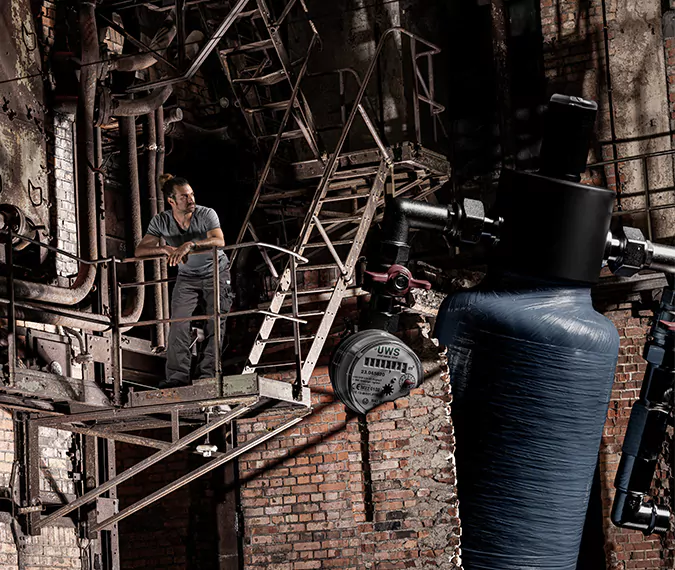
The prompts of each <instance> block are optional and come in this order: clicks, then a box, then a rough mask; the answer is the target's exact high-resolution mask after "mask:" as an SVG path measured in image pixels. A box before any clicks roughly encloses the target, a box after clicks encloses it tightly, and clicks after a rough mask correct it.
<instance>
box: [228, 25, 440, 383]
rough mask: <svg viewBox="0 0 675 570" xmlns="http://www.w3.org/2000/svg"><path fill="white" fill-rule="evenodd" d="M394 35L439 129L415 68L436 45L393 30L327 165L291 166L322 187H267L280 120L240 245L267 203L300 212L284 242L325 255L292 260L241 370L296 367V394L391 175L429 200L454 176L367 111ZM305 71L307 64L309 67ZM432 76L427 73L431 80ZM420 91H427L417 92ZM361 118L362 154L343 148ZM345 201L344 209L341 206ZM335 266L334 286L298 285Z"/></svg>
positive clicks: (411, 193)
mask: <svg viewBox="0 0 675 570" xmlns="http://www.w3.org/2000/svg"><path fill="white" fill-rule="evenodd" d="M396 33H399V34H401V35H404V36H408V37H409V38H410V39H411V43H412V46H413V47H412V49H411V51H412V53H413V63H414V64H415V68H414V69H415V76H414V80H413V81H414V83H415V87H414V89H413V92H414V93H415V97H416V100H415V104H416V105H415V109H416V112H415V120H416V129H415V130H416V133H417V134H418V136H420V132H421V129H420V127H419V116H420V112H419V102H420V101H422V102H425V103H427V104H428V105H429V108H430V110H431V115H432V123H433V127H434V132H436V127H437V125H436V123H437V121H436V119H437V117H436V115H437V114H438V112H440V110H442V107H441V106H440V105H438V104H437V103H435V102H434V101H433V100H431V99H429V98H428V95H429V94H430V93H432V92H433V88H431V89H429V88H428V86H427V84H426V82H425V80H424V78H423V76H422V74H421V72H420V70H419V68H418V67H417V61H418V59H419V58H421V57H429V58H430V57H431V55H433V54H434V53H437V52H438V50H437V48H436V47H435V46H433V45H432V44H429V43H428V42H426V41H425V40H423V39H421V38H419V37H417V36H415V35H413V34H411V33H409V32H407V31H405V30H403V29H401V28H392V29H390V30H388V31H387V32H386V33H385V34H384V35H383V37H382V38H381V40H380V42H379V44H378V46H377V49H376V51H375V55H374V57H373V60H372V62H371V64H370V67H369V68H368V71H367V73H366V75H365V78H364V81H363V82H361V81H358V84H359V91H358V94H357V96H356V99H355V100H354V102H353V103H352V106H351V111H350V114H349V116H348V118H347V119H346V121H345V124H344V126H343V128H342V132H341V134H340V138H339V140H338V143H337V146H336V149H335V150H334V152H333V153H332V154H331V155H330V157H329V159H328V161H327V162H326V163H325V164H324V163H323V162H322V161H320V160H314V161H305V162H300V163H296V164H295V165H294V167H295V173H296V177H297V178H298V179H302V178H303V177H306V178H309V179H310V181H311V179H312V178H313V177H318V178H319V181H318V184H316V186H314V187H313V188H312V187H311V186H310V187H309V188H308V187H307V186H305V187H303V188H300V189H295V190H290V191H288V190H287V191H277V190H272V191H271V192H270V191H269V189H268V184H267V183H268V178H269V177H270V174H271V171H272V165H273V161H274V159H275V151H276V149H277V148H278V142H279V141H280V140H281V139H282V138H283V136H284V133H285V131H284V128H285V123H284V122H283V121H282V124H281V125H280V128H279V130H278V132H277V137H276V139H275V145H273V147H272V151H271V152H270V154H269V156H268V160H267V164H266V166H265V168H264V169H263V172H262V176H261V178H260V180H259V183H258V186H257V188H256V192H255V194H254V197H253V200H252V202H251V205H250V207H249V211H248V213H247V216H246V219H245V221H244V223H243V225H242V228H241V231H240V233H239V236H238V242H241V241H243V240H244V239H245V237H246V235H247V233H250V235H252V236H253V237H254V238H255V237H256V236H257V234H258V233H259V232H256V230H254V229H253V226H252V219H253V218H254V216H255V215H256V213H257V212H259V211H260V210H263V211H265V212H266V213H267V214H268V216H269V215H270V214H274V210H273V209H270V204H275V206H276V209H277V214H278V215H282V216H283V215H284V214H286V215H287V214H289V213H294V214H295V216H296V217H298V218H302V223H301V224H298V232H297V235H296V236H290V237H289V236H288V233H289V232H288V229H287V228H286V227H285V228H284V230H285V231H284V234H285V235H284V241H285V243H284V245H285V246H286V247H289V248H291V249H292V250H293V251H294V252H295V253H296V254H298V255H307V256H308V257H309V256H311V257H312V258H316V259H319V260H323V263H321V262H319V263H317V264H314V265H309V266H306V267H302V266H300V267H299V266H298V265H297V262H296V260H295V259H294V258H291V259H290V260H289V261H288V263H287V264H286V265H285V267H284V270H283V272H282V273H281V276H280V278H279V279H278V283H277V285H276V290H275V291H274V293H273V296H272V298H271V301H270V303H269V306H268V307H267V310H268V313H267V314H266V315H265V317H264V320H263V323H262V325H261V326H260V329H259V331H258V333H257V336H256V339H255V341H254V343H253V347H252V349H251V351H250V353H249V355H248V360H247V363H246V365H245V367H244V369H243V373H245V374H246V373H253V372H259V371H261V370H269V369H272V370H279V369H282V368H289V367H291V368H294V369H295V371H296V392H298V393H299V389H300V387H301V386H307V384H308V382H309V379H310V377H311V375H312V372H313V370H314V367H315V365H316V363H317V361H318V359H319V356H320V355H321V352H322V349H323V348H324V345H325V343H326V340H327V338H328V337H329V334H330V332H331V328H332V326H333V323H334V321H335V318H336V315H337V313H338V310H339V308H340V305H341V303H342V300H343V299H344V298H345V297H346V296H351V295H352V294H353V289H354V287H353V285H354V273H355V267H356V263H357V260H358V259H359V256H360V253H361V250H362V247H363V244H364V241H365V238H366V234H367V233H368V230H369V229H370V226H371V224H372V222H373V221H374V220H376V219H377V217H378V207H380V206H382V205H383V204H384V194H385V188H387V180H390V183H389V185H388V191H389V193H391V194H392V195H395V196H401V195H407V196H408V197H413V198H414V197H416V198H418V199H424V198H426V197H428V196H430V195H431V194H433V192H434V191H435V190H437V189H438V188H439V187H440V185H441V184H442V183H443V182H444V181H446V180H447V177H448V176H449V168H448V165H447V162H446V161H445V160H444V158H443V157H442V156H440V155H436V154H435V153H433V152H430V151H426V150H424V149H423V148H422V147H421V146H420V145H419V144H418V143H419V141H416V142H415V143H414V144H411V143H408V144H403V145H399V146H397V147H395V148H390V147H388V146H387V145H386V144H385V142H384V139H383V137H382V136H381V135H380V134H379V132H378V130H377V128H376V127H375V124H374V122H373V120H372V119H371V116H370V115H369V113H368V111H367V110H366V107H365V104H364V103H365V94H366V88H367V86H368V83H369V81H370V79H371V77H372V75H373V72H374V70H375V68H376V65H377V60H378V57H379V55H380V53H381V52H382V49H383V47H384V45H385V43H386V41H387V40H388V38H389V37H391V36H392V35H394V34H396ZM417 42H421V43H422V44H424V45H425V46H427V47H428V48H429V49H428V51H426V52H422V53H417V52H416V49H415V45H416V43H417ZM304 68H306V65H305V66H304ZM304 68H303V71H304ZM342 71H343V70H342ZM302 76H303V74H300V76H299V78H298V82H297V83H296V86H295V88H294V92H293V95H294V96H297V95H298V94H299V93H300V88H299V86H300V81H302V79H303V77H302ZM432 76H433V75H432V74H430V77H432ZM341 79H342V76H341ZM357 80H358V76H357ZM420 90H421V91H423V92H424V93H425V95H420V94H419V93H420ZM295 104H296V99H294V97H292V98H291V100H290V101H289V102H288V106H287V113H286V115H285V117H284V119H287V118H288V115H289V113H288V111H289V110H290V108H291V107H292V106H293V105H295ZM357 115H358V116H360V118H361V119H362V121H363V123H364V125H365V127H366V129H367V132H368V133H369V135H370V138H371V141H372V142H371V144H372V147H371V148H366V149H365V150H363V151H357V152H351V153H343V152H342V151H343V148H344V146H345V143H346V142H347V139H348V137H349V135H350V132H351V130H352V127H353V125H354V122H355V120H356V118H357ZM420 138H421V136H420ZM401 181H403V184H402V185H399V186H398V187H397V184H400V182H401ZM307 198H309V200H307ZM344 205H346V206H347V207H346V208H345V207H341V206H344ZM261 217H262V216H261ZM265 261H266V263H267V265H268V266H269V267H270V268H271V272H272V274H273V275H275V276H276V275H277V271H276V267H275V266H274V261H275V259H270V258H266V259H265ZM331 269H333V270H337V273H338V276H337V279H336V280H335V281H334V283H333V284H332V285H331V286H329V287H320V288H300V287H298V281H299V279H298V274H299V273H301V272H302V273H306V272H310V271H316V272H320V271H324V270H331ZM350 289H351V291H350ZM288 295H290V296H291V302H290V307H291V312H290V313H289V312H288V311H287V310H286V311H285V310H284V308H285V307H286V306H287V305H288V304H289V303H287V302H286V297H287V296H288ZM307 299H312V300H314V301H315V302H313V303H312V305H314V306H313V308H312V309H311V310H309V311H306V312H302V311H300V309H299V306H300V304H301V302H302V301H303V300H307ZM317 301H318V302H317ZM287 316H291V317H293V318H294V321H293V325H292V326H293V335H292V337H291V336H283V335H281V336H272V332H273V330H274V328H275V325H276V323H277V322H278V321H279V319H280V318H284V317H287ZM277 328H279V327H277ZM303 329H304V330H303ZM290 343H293V354H294V359H293V360H292V361H286V362H274V361H271V360H268V359H267V358H266V354H267V353H270V352H273V353H278V352H279V348H280V346H279V345H284V344H290ZM306 343H311V344H309V347H308V348H307V351H306V353H304V354H303V351H302V348H303V345H304V346H305V347H306V346H307V344H306Z"/></svg>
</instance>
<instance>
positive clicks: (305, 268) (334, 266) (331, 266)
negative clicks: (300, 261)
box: [296, 263, 337, 271]
mask: <svg viewBox="0 0 675 570" xmlns="http://www.w3.org/2000/svg"><path fill="white" fill-rule="evenodd" d="M321 269H337V264H336V263H323V264H320V265H298V267H297V268H296V270H297V271H319V270H321Z"/></svg>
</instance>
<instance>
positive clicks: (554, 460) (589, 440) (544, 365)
mask: <svg viewBox="0 0 675 570" xmlns="http://www.w3.org/2000/svg"><path fill="white" fill-rule="evenodd" d="M582 158H583V159H584V161H585V157H582ZM613 201H614V193H613V192H611V191H609V190H604V189H600V188H594V187H590V186H585V185H581V184H578V183H576V182H573V181H571V180H569V179H568V180H565V179H563V178H558V177H556V178H552V177H547V176H539V175H536V174H530V173H523V172H514V171H509V170H505V171H504V172H503V173H502V177H501V181H500V188H499V193H498V207H497V211H498V214H499V215H500V216H501V217H503V219H504V223H503V226H502V228H501V232H500V233H501V243H500V245H499V246H498V248H497V250H496V252H495V256H494V259H493V261H492V265H491V270H490V273H489V275H488V277H487V278H486V280H485V281H484V283H483V284H482V285H480V286H479V287H478V288H476V289H474V290H470V291H466V292H462V293H458V294H454V295H451V296H449V297H448V298H447V299H446V300H445V301H444V303H443V305H442V307H441V309H440V311H439V314H438V320H437V325H436V331H435V334H436V337H437V338H438V339H439V341H440V342H441V344H443V345H445V346H447V347H448V348H449V350H448V355H449V364H450V378H451V382H452V390H453V396H454V399H453V405H452V419H453V423H454V426H455V434H456V463H457V485H458V495H459V516H460V519H461V523H462V558H463V562H464V569H465V570H479V569H485V570H507V569H508V570H515V569H518V570H525V569H527V570H574V569H575V568H576V565H577V556H578V552H579V545H580V541H581V534H582V530H583V526H584V520H585V515H586V509H587V504H588V499H589V492H590V488H591V482H592V479H593V474H594V470H595V467H596V463H597V458H598V451H599V446H600V438H601V435H602V429H603V424H604V422H605V417H606V413H607V406H608V403H609V399H610V393H611V387H612V382H613V377H614V369H615V367H616V360H617V354H618V349H619V338H618V334H617V332H616V329H615V328H614V326H613V324H612V323H611V322H610V321H609V320H608V319H607V318H605V317H604V316H602V315H600V314H599V313H597V312H596V311H595V310H594V309H593V306H592V304H591V295H590V287H591V285H592V284H593V283H595V282H596V281H597V279H598V276H599V272H600V269H601V265H602V259H603V255H604V250H605V243H606V236H607V232H608V230H609V223H610V219H611V212H612V205H613Z"/></svg>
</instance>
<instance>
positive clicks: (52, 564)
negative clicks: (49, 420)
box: [0, 408, 82, 570]
mask: <svg viewBox="0 0 675 570" xmlns="http://www.w3.org/2000/svg"><path fill="white" fill-rule="evenodd" d="M71 437H72V436H71V434H69V433H67V432H63V431H59V430H54V429H41V430H40V434H39V442H40V449H41V458H40V464H41V473H40V492H41V499H42V500H43V502H45V503H49V502H52V503H54V502H55V501H56V502H57V503H58V502H60V500H59V497H61V498H63V497H64V496H65V497H66V498H67V499H68V500H72V499H73V498H74V496H73V495H74V484H73V481H72V478H71V476H70V471H72V465H71V463H70V459H69V458H68V455H67V454H68V451H69V449H70V446H71ZM14 439H15V435H14V424H13V420H12V414H11V412H9V411H7V410H4V409H1V408H0V489H2V490H3V491H6V492H8V491H9V485H10V482H11V480H12V469H13V467H14V458H15V455H14ZM17 475H18V473H17ZM13 526H14V527H15V528H14V529H13ZM17 546H18V547H17ZM81 546H82V545H81V544H80V542H79V539H78V536H77V532H76V529H75V526H74V524H73V522H72V521H71V520H70V519H63V520H60V521H57V522H56V523H54V524H53V525H50V526H47V527H46V528H44V529H43V530H42V533H41V534H40V535H39V536H34V537H24V536H23V535H22V534H21V532H20V529H19V528H18V527H16V523H15V522H14V523H13V521H12V517H11V515H10V514H9V513H4V512H0V568H2V570H47V569H52V568H54V569H56V568H58V569H61V568H72V569H78V570H79V569H81V568H82V551H81V548H80V547H81Z"/></svg>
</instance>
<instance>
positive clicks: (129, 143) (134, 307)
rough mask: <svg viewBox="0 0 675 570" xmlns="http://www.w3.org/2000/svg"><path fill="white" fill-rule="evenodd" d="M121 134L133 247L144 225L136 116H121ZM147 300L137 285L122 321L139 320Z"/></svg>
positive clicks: (138, 276)
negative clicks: (127, 178) (127, 183)
mask: <svg viewBox="0 0 675 570" xmlns="http://www.w3.org/2000/svg"><path fill="white" fill-rule="evenodd" d="M120 135H121V138H122V140H123V141H124V144H125V152H126V154H127V161H128V172H129V192H130V194H131V201H130V214H131V236H132V240H133V247H132V251H133V248H135V247H136V246H137V245H138V243H139V242H140V241H141V239H142V238H143V226H142V222H141V192H140V187H139V183H138V153H137V149H136V119H135V117H122V118H120ZM144 273H145V272H144V268H143V262H142V261H139V262H136V263H134V276H133V282H135V283H138V282H140V281H144V280H145V275H144ZM144 301H145V287H135V288H134V293H132V295H131V296H130V297H129V298H128V301H127V304H126V306H125V308H124V311H123V312H122V316H121V319H120V322H121V323H122V324H126V323H132V322H135V321H138V320H139V318H140V316H141V313H142V312H143V303H144Z"/></svg>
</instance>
